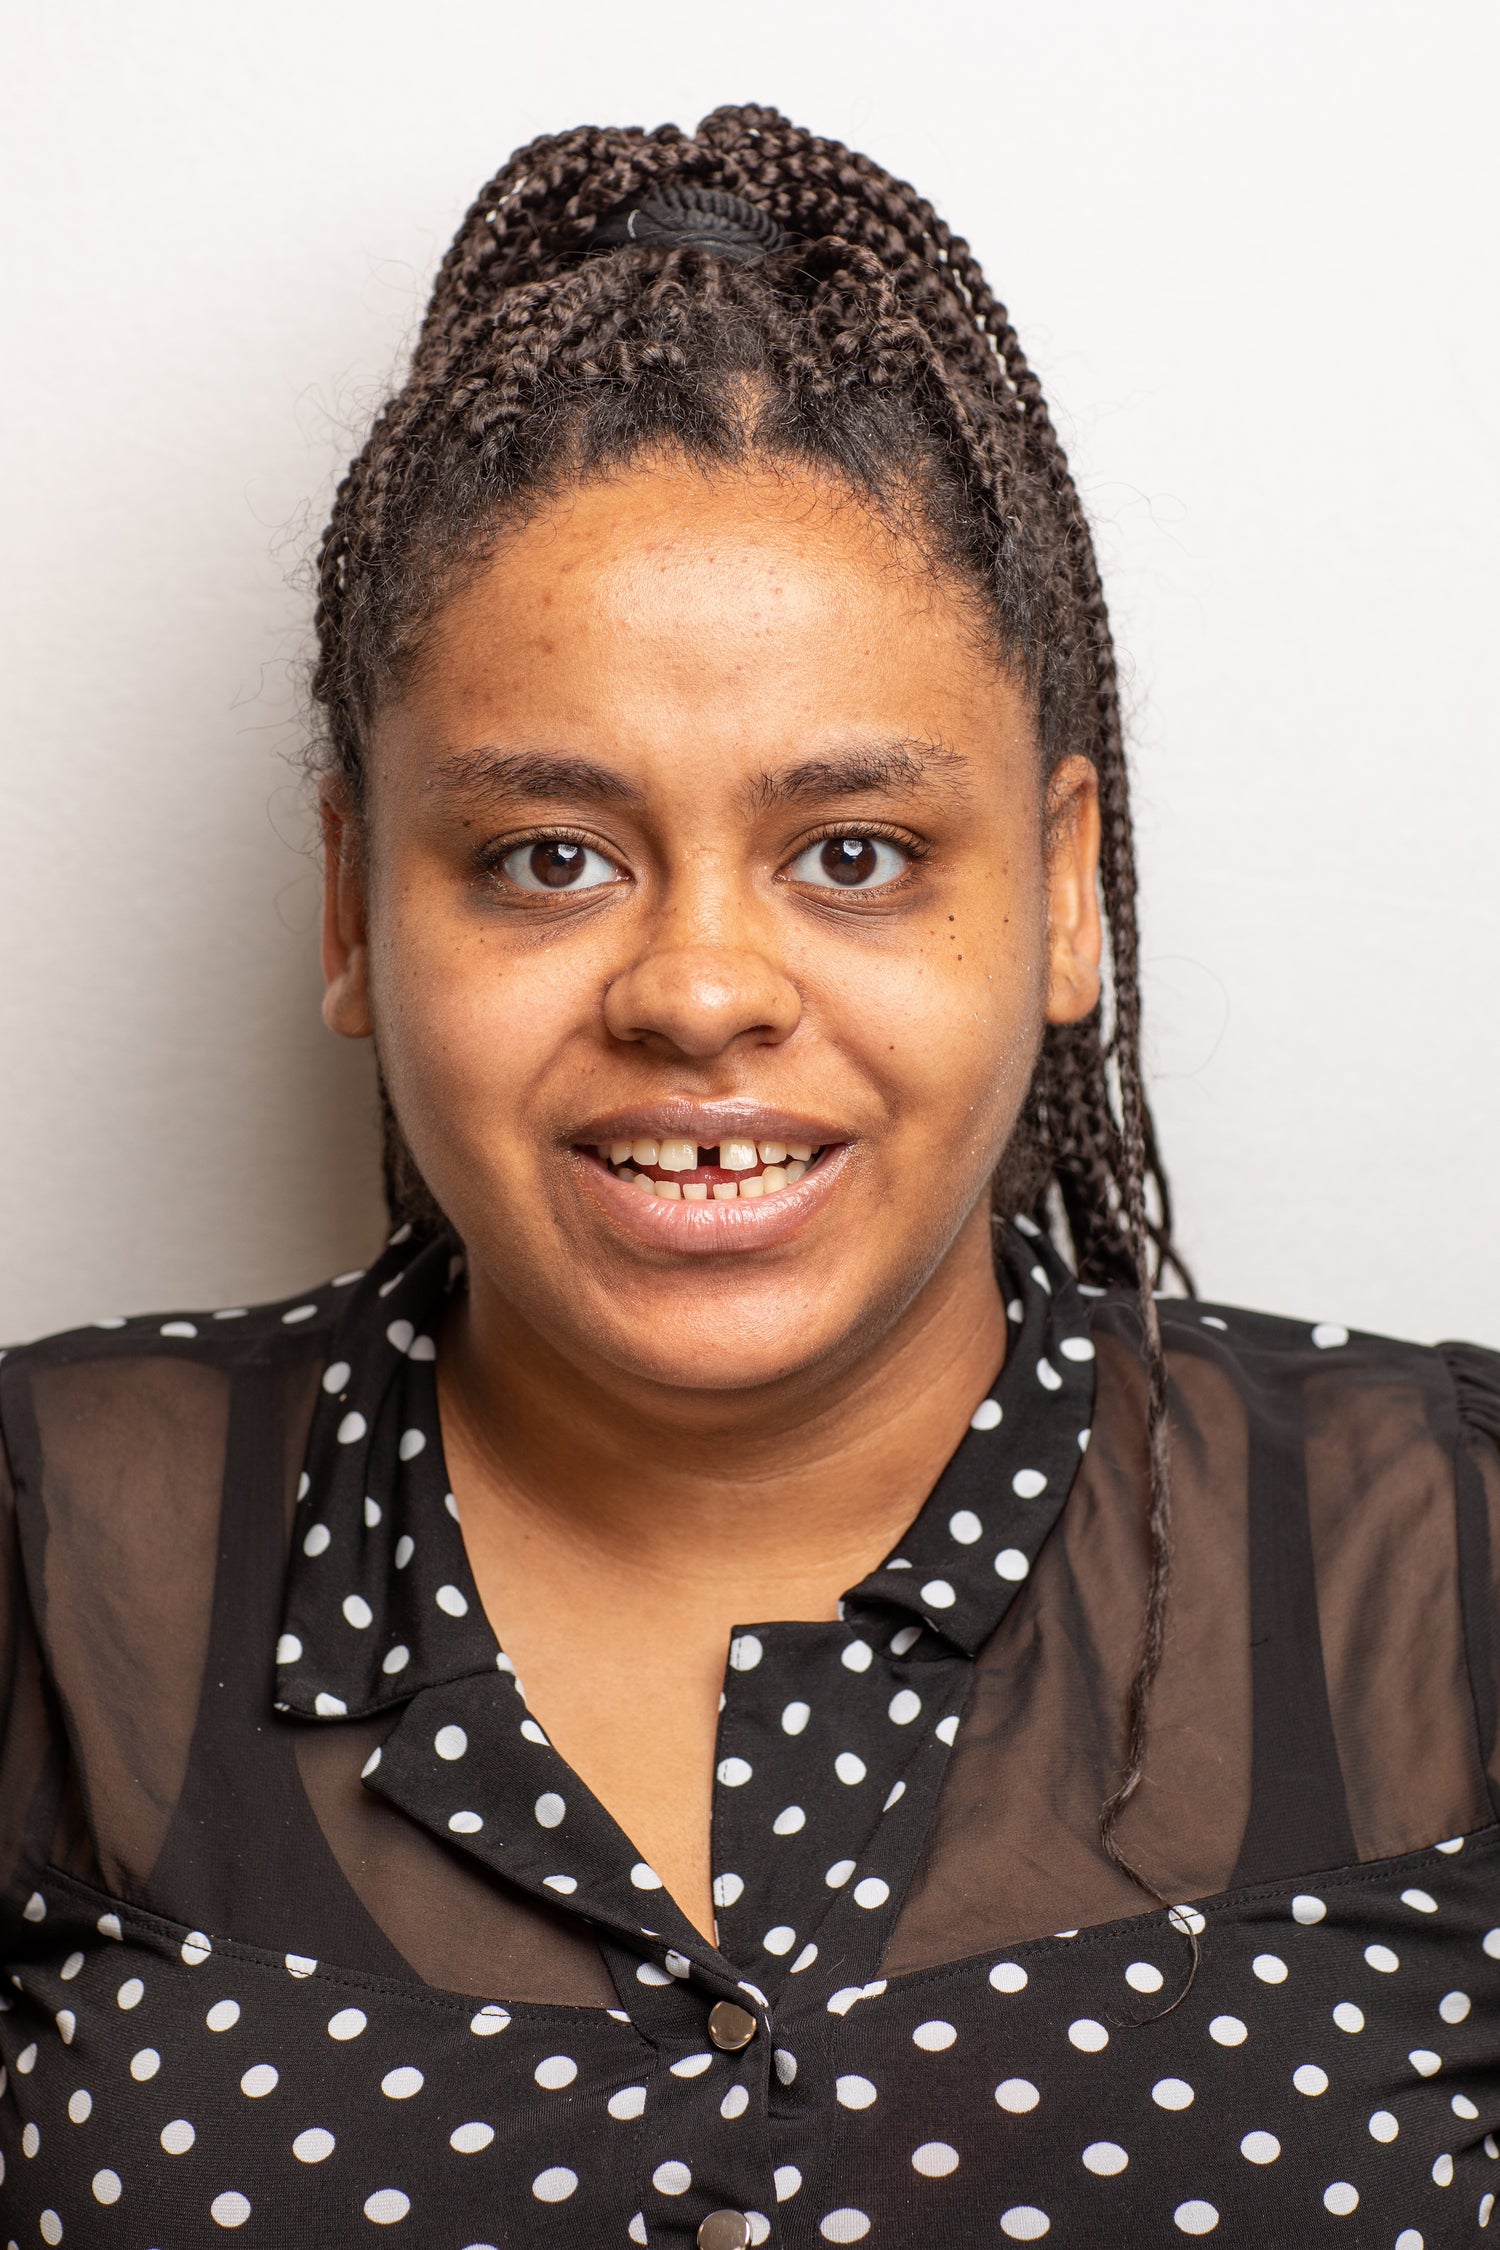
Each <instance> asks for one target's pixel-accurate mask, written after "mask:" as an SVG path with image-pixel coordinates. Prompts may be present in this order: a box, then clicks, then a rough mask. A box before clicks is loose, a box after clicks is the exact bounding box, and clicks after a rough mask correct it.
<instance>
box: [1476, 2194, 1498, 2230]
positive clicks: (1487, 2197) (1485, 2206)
mask: <svg viewBox="0 0 1500 2250" xmlns="http://www.w3.org/2000/svg"><path fill="white" fill-rule="evenodd" d="M1494 2208H1495V2198H1494V2197H1493V2195H1491V2194H1489V2193H1488V2191H1486V2193H1485V2194H1483V2195H1482V2196H1481V2197H1480V2198H1479V2224H1480V2225H1481V2226H1482V2227H1487V2226H1488V2225H1489V2223H1490V2215H1491V2213H1492V2212H1493V2210H1494Z"/></svg>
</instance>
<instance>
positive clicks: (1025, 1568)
mask: <svg viewBox="0 0 1500 2250" xmlns="http://www.w3.org/2000/svg"><path fill="white" fill-rule="evenodd" d="M1030 1569H1031V1564H1030V1562H1029V1561H1028V1560H1027V1558H1026V1556H1025V1555H1023V1554H1022V1552H1021V1550H1020V1548H1019V1547H1002V1548H1001V1550H1000V1552H999V1554H998V1555H996V1557H995V1570H996V1573H997V1575H998V1576H999V1577H1001V1578H1003V1579H1005V1580H1006V1581H1007V1583H1008V1584H1010V1585H1012V1586H1019V1585H1020V1583H1021V1580H1022V1579H1023V1578H1025V1577H1026V1576H1027V1575H1028V1573H1029V1572H1030Z"/></svg>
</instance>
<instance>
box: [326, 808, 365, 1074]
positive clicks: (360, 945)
mask: <svg viewBox="0 0 1500 2250" xmlns="http://www.w3.org/2000/svg"><path fill="white" fill-rule="evenodd" d="M319 818H320V820H321V823H322V829H323V931H322V959H323V978H324V991H323V1021H324V1022H325V1023H326V1024H327V1026H328V1028H329V1030H330V1031H335V1032H337V1033H338V1034H339V1036H340V1038H343V1039H368V1038H369V1037H370V1036H371V1034H372V1033H373V1031H374V1029H375V1025H374V1021H373V1019H372V1017H371V1013H370V989H369V958H370V951H369V943H368V938H367V933H366V926H365V912H366V909H365V881H364V855H363V852H362V850H361V848H360V838H359V833H358V828H357V825H356V822H355V820H354V817H353V815H352V814H351V813H350V811H349V809H348V807H347V805H346V804H345V803H344V801H343V799H342V797H341V796H339V795H337V794H335V792H334V791H333V790H332V789H325V790H324V792H323V796H322V801H321V803H320V805H319Z"/></svg>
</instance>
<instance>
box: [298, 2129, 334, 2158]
mask: <svg viewBox="0 0 1500 2250" xmlns="http://www.w3.org/2000/svg"><path fill="white" fill-rule="evenodd" d="M336 2145H337V2144H336V2143H335V2141H334V2137H333V2135H332V2133H330V2132H329V2131H328V2130H327V2128H326V2127H325V2126H322V2125H309V2126H308V2128H307V2131H306V2132H305V2133H299V2134H298V2135H297V2138H296V2139H295V2140H294V2141H293V2143H292V2154H293V2156H295V2157H296V2159H297V2162H298V2163H299V2164H322V2163H324V2162H325V2161H326V2160H327V2158H328V2157H330V2156H332V2154H333V2152H334V2148H335V2146H336Z"/></svg>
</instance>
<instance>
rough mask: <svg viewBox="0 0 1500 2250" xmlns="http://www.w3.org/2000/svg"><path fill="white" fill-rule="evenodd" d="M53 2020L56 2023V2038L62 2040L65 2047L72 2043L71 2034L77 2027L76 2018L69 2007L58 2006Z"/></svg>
mask: <svg viewBox="0 0 1500 2250" xmlns="http://www.w3.org/2000/svg"><path fill="white" fill-rule="evenodd" d="M55 2021H56V2024H57V2036H58V2038H59V2039H60V2040H61V2041H62V2043H63V2045H64V2046H65V2047H71V2046H72V2044H73V2034H74V2032H75V2031H76V2030H77V2029H78V2018H77V2017H76V2016H75V2015H74V2013H73V2011H72V2009H71V2008H59V2009H58V2011H57V2015H56V2018H55Z"/></svg>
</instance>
